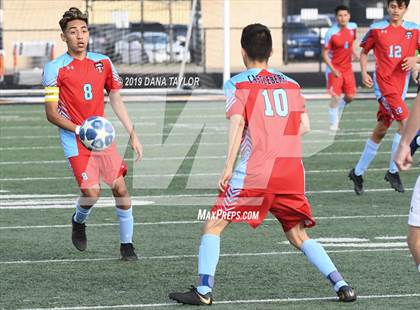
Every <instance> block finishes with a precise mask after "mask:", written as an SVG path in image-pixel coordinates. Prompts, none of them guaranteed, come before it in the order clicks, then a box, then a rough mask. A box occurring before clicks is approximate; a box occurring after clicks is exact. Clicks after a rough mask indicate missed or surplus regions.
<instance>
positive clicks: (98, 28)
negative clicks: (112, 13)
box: [89, 24, 124, 61]
mask: <svg viewBox="0 0 420 310" xmlns="http://www.w3.org/2000/svg"><path fill="white" fill-rule="evenodd" d="M123 31H124V30H123V29H119V28H117V27H116V26H115V25H114V24H92V25H89V51H91V52H95V53H100V54H104V55H107V56H109V57H110V58H111V59H112V60H113V61H114V60H115V57H114V55H115V42H117V41H119V40H121V38H122V36H123Z"/></svg>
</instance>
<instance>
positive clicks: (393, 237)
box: [375, 236, 407, 240]
mask: <svg viewBox="0 0 420 310" xmlns="http://www.w3.org/2000/svg"><path fill="white" fill-rule="evenodd" d="M375 239H376V240H406V239H407V236H383V237H375Z"/></svg>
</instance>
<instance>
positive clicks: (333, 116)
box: [328, 107, 338, 125]
mask: <svg viewBox="0 0 420 310" xmlns="http://www.w3.org/2000/svg"><path fill="white" fill-rule="evenodd" d="M328 114H329V115H330V125H336V124H338V107H337V108H330V110H329V111H328Z"/></svg>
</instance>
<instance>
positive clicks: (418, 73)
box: [411, 65, 420, 84]
mask: <svg viewBox="0 0 420 310" xmlns="http://www.w3.org/2000/svg"><path fill="white" fill-rule="evenodd" d="M411 77H412V78H413V80H414V82H415V83H416V84H419V83H420V65H417V66H416V67H415V68H414V69H413V71H412V72H411Z"/></svg>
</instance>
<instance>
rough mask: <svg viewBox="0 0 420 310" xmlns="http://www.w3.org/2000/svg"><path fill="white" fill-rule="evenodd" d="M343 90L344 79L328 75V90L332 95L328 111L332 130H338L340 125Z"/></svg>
mask: <svg viewBox="0 0 420 310" xmlns="http://www.w3.org/2000/svg"><path fill="white" fill-rule="evenodd" d="M342 88H343V77H342V76H340V77H336V76H334V74H332V73H331V72H330V73H328V74H327V89H328V92H329V94H330V95H331V101H330V106H329V110H328V115H329V123H330V130H338V123H339V104H340V100H341V99H340V98H341V93H342Z"/></svg>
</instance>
